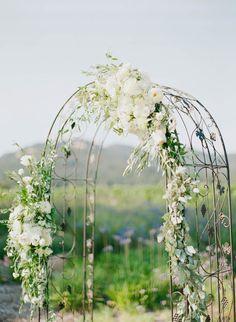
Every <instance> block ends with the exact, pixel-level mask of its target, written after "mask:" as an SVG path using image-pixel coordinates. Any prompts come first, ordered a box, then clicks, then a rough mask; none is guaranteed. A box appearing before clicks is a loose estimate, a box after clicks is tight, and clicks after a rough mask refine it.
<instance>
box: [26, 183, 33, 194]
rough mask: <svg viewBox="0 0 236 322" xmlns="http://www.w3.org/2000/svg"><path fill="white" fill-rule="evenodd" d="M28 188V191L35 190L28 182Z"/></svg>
mask: <svg viewBox="0 0 236 322" xmlns="http://www.w3.org/2000/svg"><path fill="white" fill-rule="evenodd" d="M26 190H27V192H28V193H32V192H33V187H32V186H31V185H30V184H28V185H27V186H26Z"/></svg>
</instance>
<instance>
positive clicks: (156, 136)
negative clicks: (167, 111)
mask: <svg viewBox="0 0 236 322" xmlns="http://www.w3.org/2000/svg"><path fill="white" fill-rule="evenodd" d="M152 139H153V141H154V143H155V144H156V145H162V144H164V143H165V142H166V134H165V132H164V131H161V130H158V131H155V132H153V133H152Z"/></svg>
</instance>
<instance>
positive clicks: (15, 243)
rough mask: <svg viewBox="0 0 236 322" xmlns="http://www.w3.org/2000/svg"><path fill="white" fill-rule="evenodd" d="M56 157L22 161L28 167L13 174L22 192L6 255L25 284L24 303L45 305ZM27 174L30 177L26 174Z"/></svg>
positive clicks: (13, 213) (12, 218)
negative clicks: (51, 169) (50, 199)
mask: <svg viewBox="0 0 236 322" xmlns="http://www.w3.org/2000/svg"><path fill="white" fill-rule="evenodd" d="M52 161H53V158H52V159H50V160H49V162H48V163H47V162H45V160H44V159H43V158H42V160H41V161H40V162H36V160H35V159H34V158H33V157H32V156H30V155H24V156H23V157H22V158H21V164H22V165H23V166H24V167H25V168H24V169H23V168H21V169H19V171H18V173H15V172H14V173H13V174H12V179H14V180H15V181H16V182H17V184H18V186H19V191H18V193H17V197H16V199H15V201H14V206H13V207H12V209H11V212H10V215H9V221H8V229H9V235H8V240H7V246H6V250H7V254H8V256H9V257H10V258H12V259H13V269H14V273H13V276H14V277H15V278H20V279H21V282H22V298H23V302H24V303H27V302H28V303H31V305H32V307H33V308H34V307H36V306H37V307H42V306H43V305H44V304H45V301H46V298H45V290H46V285H47V269H46V267H47V258H48V256H49V255H50V254H51V253H52V249H51V246H52V234H53V231H54V229H55V226H54V224H53V221H52V207H51V204H50V202H49V201H48V200H49V185H50V181H51V178H50V167H51V165H52ZM25 173H27V175H25Z"/></svg>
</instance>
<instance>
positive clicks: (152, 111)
mask: <svg viewBox="0 0 236 322" xmlns="http://www.w3.org/2000/svg"><path fill="white" fill-rule="evenodd" d="M107 56H108V58H109V59H110V62H109V63H108V64H106V65H96V66H95V67H94V68H93V69H92V71H91V72H87V73H86V74H87V75H88V76H91V77H92V78H93V81H92V82H91V83H89V84H88V85H85V86H83V87H80V88H79V90H78V92H77V94H76V99H77V104H75V105H74V107H73V109H74V112H75V113H72V114H71V115H73V116H72V118H71V120H70V121H71V122H67V125H68V128H64V131H62V132H61V135H63V133H67V132H68V131H70V130H73V129H74V127H75V125H76V124H77V125H78V127H79V126H80V122H83V121H93V120H94V119H95V122H99V121H104V122H105V123H106V124H107V126H108V127H109V128H112V129H113V130H114V131H115V132H116V133H118V134H119V135H126V134H128V133H132V134H135V135H137V136H138V138H139V139H140V144H139V145H138V146H137V147H136V149H135V150H134V151H133V153H132V154H131V156H130V158H129V160H128V166H127V169H126V171H125V173H127V172H129V171H131V170H132V168H133V167H134V166H135V167H136V168H137V171H142V169H143V168H144V167H145V166H149V165H150V163H151V162H153V160H159V164H160V165H161V168H162V171H163V172H164V173H167V177H168V178H169V182H168V185H167V190H166V194H165V196H164V198H166V200H167V203H168V212H167V213H166V214H165V215H164V217H163V218H164V224H163V227H162V228H161V234H160V235H159V237H158V240H159V241H164V243H165V249H166V251H167V252H168V253H169V256H170V260H171V272H172V278H173V281H174V282H175V285H176V288H177V289H178V292H177V294H179V296H178V303H177V314H178V319H179V321H199V322H203V321H205V320H206V318H207V300H208V297H207V294H206V292H205V290H204V285H203V277H202V276H201V274H200V260H199V256H198V254H197V252H196V250H195V248H194V247H193V246H191V245H190V244H189V227H188V224H187V222H186V219H185V214H184V209H185V206H186V204H187V202H188V200H190V199H191V196H192V195H193V194H196V195H197V194H198V193H199V189H198V183H199V182H198V181H197V180H195V178H194V177H192V176H190V175H189V174H188V173H187V169H186V168H185V167H184V164H185V161H184V158H185V155H186V153H187V152H186V149H185V146H184V145H183V144H181V143H180V142H179V139H178V135H177V132H176V120H175V118H174V113H173V107H172V106H169V105H166V104H164V103H163V93H162V91H161V89H160V88H159V87H158V86H157V85H155V84H153V83H152V82H151V81H150V79H149V77H148V76H147V75H146V74H145V73H143V72H141V71H140V70H138V69H134V68H132V66H131V65H130V64H123V63H119V62H117V59H116V58H113V57H112V56H111V55H107ZM82 107H83V110H82ZM77 111H78V113H79V115H78V116H76V112H77ZM81 111H82V116H81ZM65 149H69V147H67V146H66V147H65ZM47 158H48V159H46V158H45V157H44V158H42V160H41V161H40V162H39V163H36V162H35V161H34V160H33V159H32V158H29V157H25V158H24V159H22V163H23V164H25V165H26V166H27V167H28V168H29V172H30V177H26V178H23V177H22V173H21V172H20V173H19V176H20V179H19V177H18V176H17V179H16V180H17V182H18V183H19V186H20V191H19V194H18V198H17V200H16V203H15V205H14V207H13V209H12V213H11V216H10V220H9V232H10V233H9V238H8V245H7V250H8V255H9V256H11V257H12V258H13V260H14V274H15V276H20V278H21V279H22V285H23V295H24V297H23V298H24V301H25V302H28V301H30V302H31V303H32V304H33V305H38V306H39V307H40V306H42V304H43V303H44V302H45V301H47V296H46V282H45V281H46V275H45V274H46V265H47V260H48V256H49V255H50V253H51V248H50V246H51V243H52V240H51V237H49V236H51V234H52V232H53V230H54V225H53V222H52V213H51V207H49V203H48V201H49V197H50V196H49V194H50V190H49V185H50V180H51V172H50V171H51V168H52V166H53V164H54V160H53V157H52V153H51V154H50V153H49V157H47ZM24 160H27V162H24ZM29 187H30V188H29ZM28 225H30V226H28ZM16 227H17V228H16ZM29 228H30V229H29ZM27 231H28V233H27ZM22 235H23V238H22ZM45 235H46V237H45ZM24 236H27V237H24ZM42 236H43V237H42ZM16 237H17V238H16ZM42 239H43V240H44V242H43V244H42V245H41V244H40V241H41V240H42ZM21 240H22V242H21ZM29 259H30V260H29ZM38 264H39V265H38ZM29 276H30V279H29V278H28V277H29Z"/></svg>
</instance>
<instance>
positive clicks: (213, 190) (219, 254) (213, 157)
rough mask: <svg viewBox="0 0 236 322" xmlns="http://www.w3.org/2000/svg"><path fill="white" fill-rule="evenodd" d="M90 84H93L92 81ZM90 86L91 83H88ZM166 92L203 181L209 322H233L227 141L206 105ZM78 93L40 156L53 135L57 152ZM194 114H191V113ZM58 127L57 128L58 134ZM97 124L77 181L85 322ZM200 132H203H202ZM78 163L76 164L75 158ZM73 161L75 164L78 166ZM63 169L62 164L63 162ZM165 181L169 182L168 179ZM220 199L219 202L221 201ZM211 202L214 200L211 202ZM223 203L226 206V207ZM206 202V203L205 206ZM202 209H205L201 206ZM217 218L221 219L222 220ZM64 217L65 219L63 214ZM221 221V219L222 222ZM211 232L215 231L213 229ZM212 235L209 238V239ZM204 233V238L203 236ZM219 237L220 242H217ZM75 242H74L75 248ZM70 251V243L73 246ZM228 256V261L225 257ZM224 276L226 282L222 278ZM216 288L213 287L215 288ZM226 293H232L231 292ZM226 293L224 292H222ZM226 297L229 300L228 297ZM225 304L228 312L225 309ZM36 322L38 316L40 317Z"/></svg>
mask: <svg viewBox="0 0 236 322" xmlns="http://www.w3.org/2000/svg"><path fill="white" fill-rule="evenodd" d="M90 84H91V83H90ZM87 85H89V84H87ZM158 86H160V85H158ZM160 88H161V89H162V90H163V93H164V104H167V105H168V104H169V105H171V106H172V107H173V108H174V113H176V115H178V117H179V119H180V121H181V123H182V125H183V128H184V130H185V132H186V136H187V140H188V141H189V142H188V143H189V148H190V151H191V160H188V162H187V164H186V166H188V167H189V168H190V169H193V171H194V173H195V174H196V175H197V174H199V175H200V176H203V177H204V178H205V187H204V188H205V190H206V191H205V194H204V193H203V194H201V195H200V197H202V199H203V201H202V203H201V204H200V201H199V200H197V201H196V202H195V220H196V224H195V228H196V231H197V234H198V235H197V243H198V247H199V250H200V251H201V252H203V246H205V245H206V243H205V240H203V243H202V239H204V238H205V239H206V238H207V245H208V246H207V247H209V248H211V247H212V248H214V249H213V250H212V249H210V255H209V267H208V266H207V265H205V264H203V265H202V268H201V269H202V272H203V274H204V276H205V277H204V280H205V281H206V283H207V282H208V280H209V282H208V287H209V289H210V291H211V292H212V293H217V301H216V302H215V301H214V299H212V301H211V302H210V303H209V312H208V314H209V321H219V322H220V321H222V322H223V321H226V318H228V321H236V314H235V284H234V250H233V236H232V204H231V186H230V169H229V162H228V156H227V152H226V147H225V143H224V140H223V137H222V134H221V132H220V129H219V127H218V125H217V123H216V122H215V120H214V119H213V117H212V115H211V114H210V113H209V111H208V110H207V109H206V108H205V106H204V105H203V104H202V103H201V102H199V100H197V99H196V98H195V97H193V96H191V95H189V94H187V93H185V92H183V91H179V90H177V89H173V88H171V87H168V86H160ZM79 90H80V89H78V90H77V91H75V92H74V93H73V94H72V95H71V97H70V98H69V99H68V100H67V101H66V102H65V104H64V105H63V106H62V107H61V109H60V110H59V112H58V114H57V115H56V118H55V119H54V121H53V123H52V126H51V128H50V131H49V133H48V136H47V140H46V144H45V148H44V155H46V154H47V147H48V144H49V142H50V141H52V138H53V135H55V137H54V139H53V140H54V144H55V148H57V147H58V145H59V144H60V136H61V133H62V130H63V129H64V128H65V127H66V126H67V124H68V122H69V121H70V120H71V118H72V117H73V115H74V113H75V111H74V110H73V111H72V112H70V111H68V104H70V102H71V101H73V99H74V98H75V97H76V95H77V93H78V92H79ZM192 111H194V113H195V114H194V113H191V112H192ZM204 114H205V115H206V117H207V118H208V119H209V121H210V122H211V125H209V124H208V123H207V120H206V118H205V117H204ZM61 116H63V117H64V120H63V122H62V124H60V118H61ZM185 118H188V120H189V121H190V122H191V124H192V126H193V127H192V128H191V129H189V125H188V124H187V123H186V120H185ZM211 126H214V128H215V130H216V131H217V135H218V137H217V139H218V140H219V141H220V146H221V148H222V150H223V156H222V154H221V152H220V151H218V149H217V148H216V146H215V143H214V142H215V138H214V137H211V135H212V133H211V131H210V127H211ZM58 127H59V130H58ZM99 128H100V125H99V126H98V128H97V130H96V132H95V135H94V138H93V140H92V143H91V146H90V150H89V153H88V157H87V163H86V164H87V166H86V176H85V178H84V179H81V181H83V182H85V184H86V188H85V199H84V215H83V218H84V219H83V220H84V223H83V227H84V229H83V231H84V235H83V258H84V261H83V263H84V264H83V269H84V282H83V319H84V321H85V318H86V310H87V309H88V310H89V314H90V318H91V321H93V299H92V303H90V305H86V301H87V296H86V288H87V286H86V282H87V274H88V271H87V266H86V265H87V255H88V252H89V251H91V253H92V254H93V256H94V222H93V223H92V225H91V232H90V235H91V240H92V247H91V249H90V250H88V249H87V246H86V241H87V238H88V236H87V218H88V213H89V212H91V211H92V212H93V215H94V213H95V206H96V199H95V195H96V179H97V172H98V165H99V160H100V155H101V151H102V146H103V143H104V140H105V139H106V136H104V137H103V139H102V141H101V142H100V147H99V149H98V150H99V152H98V151H97V161H96V164H95V165H94V166H95V173H94V174H93V179H92V180H91V178H89V173H90V171H91V168H90V165H91V162H90V161H91V155H92V151H93V149H94V140H95V138H96V137H97V135H98V132H99ZM203 129H204V130H203ZM197 131H198V132H199V133H198V139H199V141H200V145H201V154H200V155H199V154H197V152H196V150H195V147H194V140H196V136H197V135H196V134H197ZM77 161H78V160H77ZM77 161H76V163H77ZM65 167H66V163H65ZM57 178H58V180H62V181H64V183H66V182H73V184H74V185H76V182H78V181H79V179H78V178H71V180H70V179H66V178H63V177H61V178H60V177H59V176H58V177H57ZM167 180H168V178H167ZM220 180H224V181H225V185H226V189H225V191H224V192H222V193H221V192H219V194H218V192H217V191H218V190H219V189H223V187H222V186H221V183H220ZM222 195H223V198H222ZM91 196H93V198H92V199H93V201H92V203H91V200H90V199H91V198H90V197H91ZM211 199H212V200H211ZM226 199H227V202H228V204H227V206H226V205H225V202H226ZM203 202H204V203H203ZM204 205H205V207H206V210H204V209H205V208H204V207H203V206H204ZM204 212H205V215H204V216H206V217H207V219H206V218H205V217H204V220H205V219H206V220H205V226H204V227H202V228H201V227H199V225H200V223H199V215H200V213H202V214H203V213H204ZM220 216H221V217H220ZM62 217H63V215H62ZM220 218H221V219H220ZM222 226H223V227H224V228H225V229H227V231H228V235H229V242H228V244H229V248H230V250H228V252H230V255H229V254H228V253H227V254H228V255H227V256H226V255H225V251H224V245H223V237H222V236H221V233H222ZM211 229H213V232H212V231H211ZM212 234H213V236H212ZM206 235H207V237H206ZM221 238H222V240H221ZM75 243H76V241H75V240H74V244H75ZM73 247H74V245H73ZM229 256H230V259H229ZM225 258H227V260H228V267H226V268H225V266H222V265H221V260H222V259H225ZM91 274H92V275H91V276H92V279H93V270H92V273H91ZM229 276H230V278H231V280H230V283H229V289H227V290H226V287H227V286H225V285H226V280H227V281H228V277H229ZM225 277H226V278H225ZM173 284H174V283H173V281H172V280H171V283H170V286H171V302H172V305H173V311H172V321H178V316H177V313H176V312H175V309H174V307H175V304H174V303H173V302H174V300H173V294H174V293H175V292H174V290H173V289H172V287H173ZM216 285H217V289H216V290H215V289H214V288H215V287H216ZM92 290H93V282H92ZM229 290H230V291H229ZM226 292H227V294H226ZM226 295H227V296H226ZM227 306H228V308H227ZM39 320H40V317H39Z"/></svg>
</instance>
